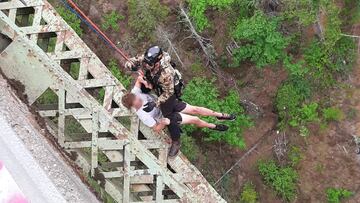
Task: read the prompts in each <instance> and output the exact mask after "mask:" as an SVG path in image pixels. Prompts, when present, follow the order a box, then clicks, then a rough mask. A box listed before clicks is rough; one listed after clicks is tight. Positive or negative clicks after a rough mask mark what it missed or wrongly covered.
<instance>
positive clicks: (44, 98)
mask: <svg viewBox="0 0 360 203" xmlns="http://www.w3.org/2000/svg"><path fill="white" fill-rule="evenodd" d="M36 101H37V102H38V103H39V104H57V103H58V96H57V95H56V94H55V92H54V91H52V90H51V89H50V88H48V89H47V90H45V92H44V93H43V94H42V95H41V96H40V97H39V98H38V99H37V100H36Z"/></svg>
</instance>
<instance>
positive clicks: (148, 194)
mask: <svg viewBox="0 0 360 203" xmlns="http://www.w3.org/2000/svg"><path fill="white" fill-rule="evenodd" d="M0 33H1V34H0V66H1V67H0V68H1V70H2V72H3V74H4V75H5V76H6V77H7V78H9V79H14V80H17V81H19V82H21V83H22V84H23V85H24V87H25V90H24V91H25V92H24V93H25V94H26V95H27V98H28V102H29V104H33V103H35V104H36V103H37V100H38V98H39V97H40V96H41V95H43V93H44V92H45V91H47V90H49V89H50V90H51V91H53V92H54V93H55V94H56V95H57V100H58V101H57V102H56V104H53V105H45V106H44V105H43V106H41V105H39V106H38V112H39V114H40V115H41V116H42V117H44V118H45V120H47V121H49V122H48V127H50V128H51V129H52V130H54V133H53V135H54V136H55V138H56V140H57V141H58V143H59V145H60V146H62V147H63V148H64V149H65V150H67V151H68V152H69V154H72V155H74V156H72V158H73V159H74V160H75V162H76V163H77V164H78V165H79V166H80V167H81V168H82V169H83V170H84V171H85V172H86V173H89V174H90V175H91V176H93V177H95V178H96V179H97V180H98V182H99V183H100V185H101V186H103V187H104V188H105V190H106V191H107V192H108V194H110V195H111V196H112V197H113V198H114V199H115V200H116V201H117V202H126V203H128V202H204V203H207V202H210V203H211V202H225V201H224V200H223V199H222V198H221V197H220V196H219V195H218V193H217V192H216V191H215V190H214V189H213V188H212V187H211V185H210V184H209V183H208V182H207V181H206V180H205V178H204V177H203V176H202V174H201V173H200V172H199V171H198V170H197V169H196V168H195V167H194V166H193V165H191V163H190V162H189V161H188V160H187V159H186V157H184V156H183V155H179V156H177V157H176V158H174V159H169V160H168V158H167V151H168V147H169V146H168V144H167V143H166V142H165V141H164V139H163V137H162V136H159V135H155V134H154V133H153V132H152V131H151V130H150V129H148V128H146V127H144V126H143V125H142V124H141V123H139V121H138V119H137V118H136V117H135V116H134V114H133V113H132V112H129V111H127V110H126V109H125V108H124V107H123V106H122V105H121V102H120V101H121V96H122V95H123V93H124V92H125V89H124V87H123V85H122V84H121V83H120V82H119V81H118V80H117V79H116V78H115V77H113V75H112V74H111V72H110V71H109V70H108V69H107V67H106V66H105V65H104V64H103V63H102V62H101V61H100V60H99V58H98V57H97V56H96V55H95V54H94V53H93V52H92V51H91V50H90V49H89V48H88V47H87V46H86V44H85V43H84V42H83V41H82V40H81V39H80V37H79V36H78V35H77V34H76V33H75V32H74V31H73V30H72V29H71V28H70V27H69V26H68V25H67V24H66V22H65V21H64V20H63V19H62V18H61V17H60V16H59V15H58V14H57V12H56V11H55V10H54V9H53V7H52V6H51V5H50V4H49V3H48V2H47V1H43V0H22V1H20V0H8V1H6V0H5V1H4V0H2V1H0ZM74 62H76V63H78V64H79V69H78V74H77V76H76V77H72V76H71V74H69V72H70V70H69V64H70V68H71V64H72V63H74ZM99 88H100V89H101V88H102V89H103V90H104V97H103V99H102V100H101V101H98V100H97V99H95V98H94V96H93V94H92V92H93V91H94V90H96V89H99ZM69 117H71V118H73V119H74V120H75V121H76V122H77V123H78V124H79V125H81V127H82V128H83V129H84V132H82V133H77V134H71V135H68V133H67V132H66V129H67V128H68V127H69V126H67V125H69V123H68V122H67V118H69ZM124 118H128V122H126V121H125V119H124ZM139 132H141V133H140V135H141V136H140V135H139ZM100 159H101V160H100Z"/></svg>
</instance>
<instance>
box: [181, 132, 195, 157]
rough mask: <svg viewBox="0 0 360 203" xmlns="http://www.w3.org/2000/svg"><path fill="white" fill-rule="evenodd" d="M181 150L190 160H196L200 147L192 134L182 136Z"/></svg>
mask: <svg viewBox="0 0 360 203" xmlns="http://www.w3.org/2000/svg"><path fill="white" fill-rule="evenodd" d="M180 139H181V152H182V153H183V154H184V155H185V156H186V157H187V158H188V159H189V160H190V161H194V160H196V159H197V158H198V156H199V154H200V148H199V146H198V145H197V144H196V143H195V139H194V138H193V137H191V136H185V135H184V136H181V137H180Z"/></svg>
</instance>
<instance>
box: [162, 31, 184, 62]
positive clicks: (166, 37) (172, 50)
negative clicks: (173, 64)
mask: <svg viewBox="0 0 360 203" xmlns="http://www.w3.org/2000/svg"><path fill="white" fill-rule="evenodd" d="M156 35H157V36H158V39H159V40H160V41H161V43H162V44H164V45H165V46H167V48H168V52H169V54H170V55H171V54H174V55H175V56H176V58H177V61H178V62H179V63H180V65H181V67H182V68H184V69H186V67H185V65H184V63H183V62H182V60H181V57H180V56H179V54H178V51H177V48H176V47H175V45H174V44H173V43H172V41H171V40H172V39H173V35H171V34H170V33H169V32H167V31H165V30H164V29H163V28H162V27H161V26H158V27H157V28H156Z"/></svg>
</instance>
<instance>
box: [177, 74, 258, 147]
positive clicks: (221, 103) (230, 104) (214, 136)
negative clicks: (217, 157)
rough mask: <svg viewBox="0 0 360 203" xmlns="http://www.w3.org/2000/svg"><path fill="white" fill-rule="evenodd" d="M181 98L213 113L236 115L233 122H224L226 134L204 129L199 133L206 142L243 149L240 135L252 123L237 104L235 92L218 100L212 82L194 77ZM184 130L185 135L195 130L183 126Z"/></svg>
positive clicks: (216, 91)
mask: <svg viewBox="0 0 360 203" xmlns="http://www.w3.org/2000/svg"><path fill="white" fill-rule="evenodd" d="M182 98H183V99H184V101H187V102H188V103H189V104H191V105H196V106H204V107H207V108H210V109H212V110H214V111H220V112H226V113H235V114H237V119H236V120H235V121H233V122H225V124H226V125H228V126H229V130H228V131H226V132H217V131H213V130H210V129H206V128H202V129H201V131H203V132H205V133H207V134H208V135H209V136H208V138H207V140H210V141H224V142H226V143H228V144H230V145H232V146H236V147H239V148H244V147H245V143H244V139H243V137H242V133H243V131H244V129H246V128H248V127H250V126H252V122H251V121H250V119H249V117H248V116H247V115H245V113H244V109H243V107H242V106H241V105H240V103H239V101H240V98H239V95H238V94H237V93H236V92H235V91H229V92H228V94H227V96H225V97H224V98H223V99H220V98H219V90H218V89H217V88H216V87H215V85H214V80H207V79H206V78H203V77H195V78H193V79H192V80H191V81H190V82H189V84H188V85H187V87H186V89H185V91H184V95H183V96H182ZM204 120H205V121H207V122H212V123H214V122H216V121H217V119H216V118H214V117H206V118H204ZM184 129H185V131H186V132H187V133H192V132H193V131H195V130H196V128H195V127H194V126H185V127H184Z"/></svg>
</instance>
